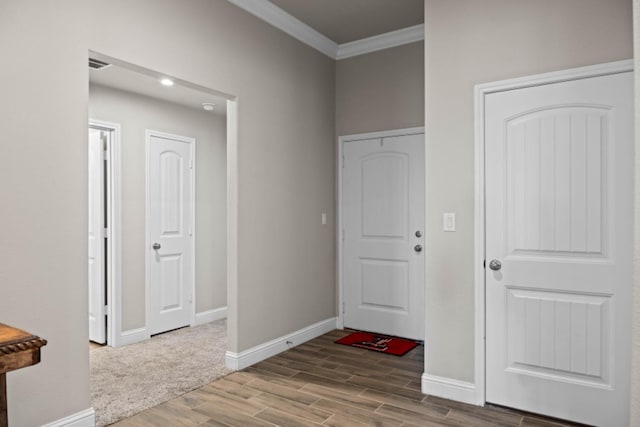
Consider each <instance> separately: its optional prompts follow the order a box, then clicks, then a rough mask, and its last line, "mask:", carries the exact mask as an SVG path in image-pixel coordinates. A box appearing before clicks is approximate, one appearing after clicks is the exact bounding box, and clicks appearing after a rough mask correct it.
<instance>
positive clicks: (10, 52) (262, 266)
mask: <svg viewBox="0 0 640 427" xmlns="http://www.w3.org/2000/svg"><path fill="white" fill-rule="evenodd" d="M89 50H93V51H96V52H99V53H102V54H105V55H108V56H111V57H114V58H118V59H120V60H123V61H127V62H129V63H132V64H136V65H139V66H142V67H145V68H148V69H151V70H156V71H158V72H161V73H166V74H167V75H171V76H174V77H177V78H180V79H183V80H185V81H189V82H193V83H195V84H198V85H201V86H204V87H207V88H211V89H217V90H220V91H222V92H225V93H228V94H232V95H235V96H237V97H238V98H237V99H238V146H237V147H236V149H237V153H238V169H237V175H238V183H239V200H238V203H239V216H238V229H239V236H238V241H237V244H238V257H239V258H238V266H239V268H238V283H237V289H233V295H234V298H233V301H231V303H232V304H233V305H234V308H233V309H231V308H230V310H229V316H230V317H229V349H230V350H231V351H234V352H238V351H242V350H246V349H248V348H251V347H253V346H255V345H257V344H261V343H264V342H266V341H269V340H271V339H274V338H276V337H279V336H282V335H285V334H287V333H290V332H293V331H296V330H299V329H301V328H303V327H306V326H308V325H311V324H313V323H315V322H318V321H321V320H324V319H327V318H330V317H333V316H335V313H336V311H335V279H334V270H335V262H334V257H335V249H334V246H335V239H334V234H335V233H334V225H333V221H331V222H330V223H329V224H328V225H326V226H322V225H321V223H320V215H321V213H322V212H327V213H329V214H330V213H331V212H333V211H334V208H335V202H334V170H335V169H334V159H335V148H334V138H335V123H334V118H335V61H333V60H332V59H330V58H328V57H326V56H324V55H322V54H321V53H319V52H317V51H315V50H314V49H312V48H310V47H308V46H306V45H303V44H302V43H300V42H298V41H296V40H294V39H292V38H291V37H289V36H288V35H286V34H285V33H283V32H281V31H279V30H277V29H275V28H273V27H271V26H269V25H268V24H266V23H264V22H263V21H261V20H259V19H257V18H255V17H253V16H251V15H249V14H248V13H246V12H244V11H242V10H240V9H239V8H237V7H235V6H233V5H231V4H230V3H228V2H226V1H210V0H192V1H190V2H189V5H188V7H185V3H184V2H182V1H177V0H162V1H156V0H140V1H136V2H130V1H125V0H112V1H106V0H105V1H103V0H60V1H57V2H55V3H52V2H49V1H44V0H34V1H30V2H23V1H18V0H16V1H13V0H6V1H2V2H1V3H0V51H1V52H2V58H3V59H2V62H3V66H2V67H0V93H2V96H1V97H0V127H1V128H2V131H3V136H2V144H0V199H1V205H2V209H1V210H0V219H1V220H2V223H3V224H5V232H4V233H3V236H2V241H1V243H0V318H1V321H2V322H5V323H9V324H14V325H16V326H18V327H22V328H25V329H27V330H29V331H31V332H33V333H36V334H38V335H41V336H43V337H44V338H47V339H48V340H49V345H47V346H46V347H45V348H44V349H43V354H42V362H41V363H40V364H39V365H37V366H34V367H32V368H29V369H23V370H20V371H18V372H14V373H11V374H9V376H8V389H9V390H8V391H9V396H10V398H9V417H10V419H9V422H10V424H11V425H14V426H20V427H32V426H39V425H42V424H45V423H48V422H51V421H54V420H58V419H61V418H63V417H65V416H68V415H70V414H73V413H76V412H79V411H82V410H85V409H87V408H89V407H90V406H91V403H90V401H89V378H88V376H89V368H88V363H89V360H88V345H87V341H88V322H87V160H86V159H87V123H88V102H89V84H88V69H87V57H88V52H89ZM43 64H46V66H43ZM329 217H330V218H332V216H331V215H330V216H329ZM61 390H63V391H64V392H61ZM54 397H55V398H54Z"/></svg>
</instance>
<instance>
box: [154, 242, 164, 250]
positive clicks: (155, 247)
mask: <svg viewBox="0 0 640 427" xmlns="http://www.w3.org/2000/svg"><path fill="white" fill-rule="evenodd" d="M151 247H152V248H153V250H154V251H157V250H158V249H160V248H161V247H162V246H160V243H154V244H153V245H151Z"/></svg>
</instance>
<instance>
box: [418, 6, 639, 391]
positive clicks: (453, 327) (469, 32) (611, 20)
mask: <svg viewBox="0 0 640 427" xmlns="http://www.w3.org/2000/svg"><path fill="white" fill-rule="evenodd" d="M631 23H632V20H631V2H630V1H629V0H611V1H606V2H603V1H600V0H564V1H562V2H557V1H554V0H539V1H526V2H524V1H516V2H514V1H511V0H484V1H481V2H479V1H475V0H458V1H453V2H449V1H441V0H426V3H425V28H426V30H425V31H426V34H425V61H426V67H425V73H426V84H425V91H426V92H425V93H426V107H425V109H426V111H425V115H426V119H425V127H426V135H425V136H426V193H427V200H428V201H427V204H426V208H427V210H426V233H425V237H426V240H425V242H426V243H425V253H427V254H430V255H429V256H427V259H426V337H425V342H426V343H427V346H426V350H425V359H426V362H425V363H426V368H425V370H426V372H427V373H429V374H433V375H438V376H442V377H447V378H453V379H457V380H462V381H467V382H473V381H474V352H473V348H474V329H473V328H474V277H473V274H474V265H473V255H474V225H473V221H474V217H473V208H474V206H473V201H474V110H473V105H474V103H473V102H474V98H473V97H474V94H473V90H474V85H476V84H479V83H487V82H492V81H497V80H502V79H507V78H513V77H521V76H526V75H531V74H538V73H543V72H548V71H557V70H562V69H567V68H573V67H579V66H584V65H591V64H597V63H602V62H609V61H615V60H620V59H629V58H631V57H632V53H633V52H632V29H631ZM443 183H446V185H443ZM443 212H456V214H457V218H456V219H457V231H456V232H455V233H444V232H442V213H443Z"/></svg>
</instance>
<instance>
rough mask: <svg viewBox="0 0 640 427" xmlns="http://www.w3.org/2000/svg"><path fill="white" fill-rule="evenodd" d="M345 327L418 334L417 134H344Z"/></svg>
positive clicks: (420, 184) (420, 196)
mask: <svg viewBox="0 0 640 427" xmlns="http://www.w3.org/2000/svg"><path fill="white" fill-rule="evenodd" d="M343 167H344V171H343V175H342V176H343V184H342V186H343V190H342V215H343V227H344V234H343V239H344V243H343V271H344V274H343V295H344V326H346V327H349V328H353V329H359V330H365V331H371V332H377V333H382V334H388V335H394V336H401V337H406V338H412V339H419V340H423V339H424V253H423V252H422V250H421V247H422V245H424V237H423V233H424V135H423V134H417V135H404V136H395V137H390V138H376V139H370V140H364V141H349V142H345V144H344V162H343Z"/></svg>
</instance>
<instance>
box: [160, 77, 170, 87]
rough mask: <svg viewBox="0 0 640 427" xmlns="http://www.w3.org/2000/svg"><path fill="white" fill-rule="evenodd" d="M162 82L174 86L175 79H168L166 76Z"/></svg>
mask: <svg viewBox="0 0 640 427" xmlns="http://www.w3.org/2000/svg"><path fill="white" fill-rule="evenodd" d="M160 83H162V84H163V85H164V86H173V80H171V79H168V78H166V77H165V78H164V79H162V80H160Z"/></svg>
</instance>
